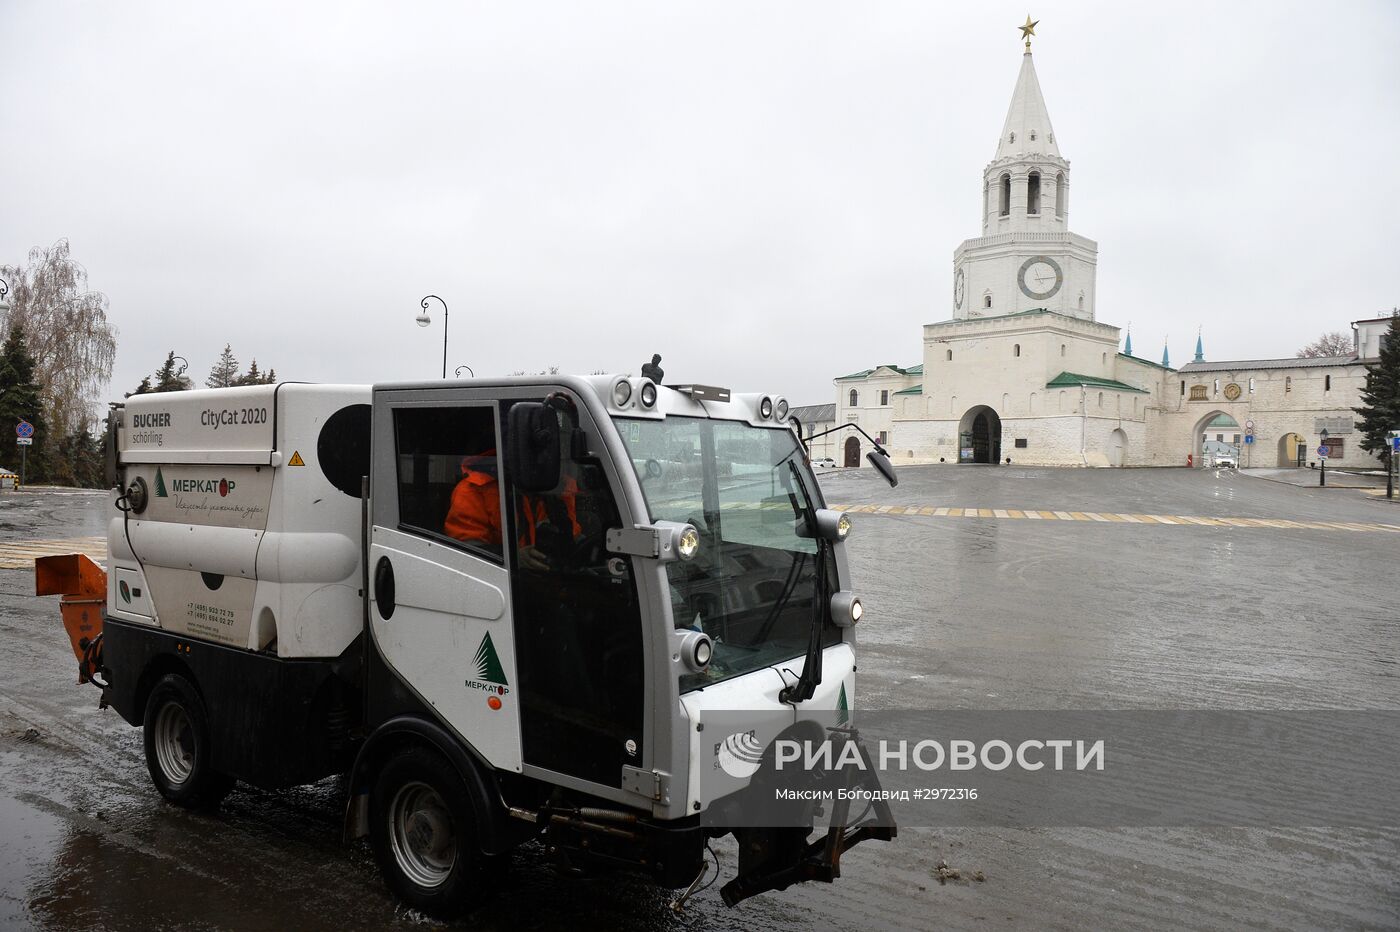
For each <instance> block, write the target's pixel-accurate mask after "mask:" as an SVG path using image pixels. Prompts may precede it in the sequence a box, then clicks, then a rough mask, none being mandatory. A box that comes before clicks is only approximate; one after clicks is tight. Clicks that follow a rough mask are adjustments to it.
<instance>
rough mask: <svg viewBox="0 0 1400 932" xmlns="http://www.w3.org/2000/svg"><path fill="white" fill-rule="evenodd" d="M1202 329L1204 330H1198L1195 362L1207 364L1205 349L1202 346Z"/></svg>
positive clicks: (1198, 328)
mask: <svg viewBox="0 0 1400 932" xmlns="http://www.w3.org/2000/svg"><path fill="white" fill-rule="evenodd" d="M1202 329H1203V328H1201V327H1197V328H1196V358H1195V359H1194V360H1193V361H1194V362H1205V361H1206V353H1205V349H1204V348H1203V347H1202V346H1201V330H1202Z"/></svg>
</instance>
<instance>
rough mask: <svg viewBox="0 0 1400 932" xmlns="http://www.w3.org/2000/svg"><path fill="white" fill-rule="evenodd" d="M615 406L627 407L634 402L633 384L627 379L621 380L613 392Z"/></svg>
mask: <svg viewBox="0 0 1400 932" xmlns="http://www.w3.org/2000/svg"><path fill="white" fill-rule="evenodd" d="M612 397H613V404H615V405H617V406H618V407H619V408H625V407H627V403H628V402H629V401H631V400H632V383H631V382H629V381H627V380H626V379H620V380H619V381H618V383H617V384H616V385H614V386H613V390H612Z"/></svg>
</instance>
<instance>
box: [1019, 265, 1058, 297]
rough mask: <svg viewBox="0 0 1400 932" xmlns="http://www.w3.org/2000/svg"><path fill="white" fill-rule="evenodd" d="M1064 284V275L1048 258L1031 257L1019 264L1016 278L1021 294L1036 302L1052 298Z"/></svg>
mask: <svg viewBox="0 0 1400 932" xmlns="http://www.w3.org/2000/svg"><path fill="white" fill-rule="evenodd" d="M1064 283H1065V273H1064V272H1062V271H1060V266H1059V264H1058V263H1057V262H1056V261H1055V260H1054V259H1051V258H1050V257H1049V256H1031V257H1030V258H1029V259H1027V260H1026V261H1025V262H1024V263H1022V264H1021V273H1020V274H1019V275H1018V276H1017V284H1019V285H1020V286H1021V293H1022V294H1023V295H1025V296H1026V297H1028V298H1034V299H1035V300H1037V301H1043V300H1044V299H1046V298H1053V297H1054V296H1055V294H1056V292H1058V291H1059V290H1060V286H1061V285H1063V284H1064Z"/></svg>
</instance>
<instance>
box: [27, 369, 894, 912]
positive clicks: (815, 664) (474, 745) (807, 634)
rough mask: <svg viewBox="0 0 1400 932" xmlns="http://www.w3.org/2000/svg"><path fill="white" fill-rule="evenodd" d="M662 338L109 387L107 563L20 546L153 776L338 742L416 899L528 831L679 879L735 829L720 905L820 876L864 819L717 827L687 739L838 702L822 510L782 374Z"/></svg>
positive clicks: (844, 670) (833, 594) (834, 543)
mask: <svg viewBox="0 0 1400 932" xmlns="http://www.w3.org/2000/svg"><path fill="white" fill-rule="evenodd" d="M657 361H659V358H658V360H654V361H653V364H652V365H651V366H648V367H646V371H648V372H649V373H650V375H651V376H652V377H651V378H648V377H641V378H637V377H625V376H592V377H588V378H579V377H540V378H510V379H499V380H490V379H473V380H462V381H442V382H431V383H413V384H382V385H374V386H350V385H311V384H299V383H283V384H280V385H275V386H273V385H265V386H255V387H246V388H230V389H217V390H208V391H188V392H175V393H168V394H148V395H141V396H135V397H131V398H129V399H127V400H126V401H125V402H124V403H120V404H116V405H114V406H113V412H112V417H111V420H110V424H109V430H108V445H109V467H110V480H111V483H112V487H113V489H114V492H113V497H112V513H111V519H110V523H109V528H108V550H109V557H108V566H107V572H106V574H105V579H104V577H103V574H102V571H101V570H100V569H99V568H98V567H96V566H95V565H93V564H91V563H90V562H88V561H87V559H86V558H85V557H81V556H79V555H71V556H60V557H53V558H46V559H44V560H41V561H40V562H39V563H38V564H37V566H36V575H37V582H38V591H39V592H40V593H41V594H54V593H63V594H65V599H64V604H63V612H64V617H65V622H66V624H67V627H68V630H69V634H70V636H71V637H72V640H73V649H74V651H75V653H76V654H77V655H78V659H79V668H80V679H81V680H83V681H92V682H95V683H96V684H97V685H98V686H100V687H101V689H102V702H103V704H104V705H110V706H111V707H112V708H113V709H115V710H116V711H117V713H118V714H120V715H121V716H122V718H124V719H125V720H126V721H127V722H129V723H130V724H132V725H137V726H141V727H142V728H143V729H144V733H145V750H146V758H147V764H148V766H149V769H150V773H151V778H152V780H153V781H154V783H155V785H156V788H157V789H158V790H159V791H160V793H161V794H162V795H163V796H164V797H165V798H166V799H168V800H170V801H171V802H174V803H177V804H179V805H183V806H213V805H217V804H218V803H219V802H220V801H221V800H222V799H223V798H224V796H225V795H226V794H227V793H228V792H229V791H230V789H231V788H232V786H233V785H234V782H235V781H238V780H242V781H246V782H247V783H250V784H253V785H255V786H259V787H263V788H267V789H275V788H280V787H288V786H294V785H298V784H304V783H309V782H312V781H316V780H319V779H321V778H324V777H326V776H328V775H332V774H346V775H347V777H348V787H349V791H350V799H349V804H348V807H347V812H346V817H345V829H346V836H347V838H355V837H360V836H364V835H368V836H369V839H370V841H371V844H372V846H373V849H374V852H375V856H376V859H377V861H378V864H379V866H380V868H381V870H382V871H383V874H384V877H385V879H386V880H387V882H388V884H389V886H390V888H391V889H392V890H393V892H394V893H395V894H396V895H397V896H398V897H399V898H401V899H402V901H403V902H405V903H407V904H408V905H410V906H412V907H414V908H417V909H420V910H422V911H424V912H427V913H429V914H432V915H435V916H450V915H454V914H460V913H461V912H463V911H465V910H468V909H470V908H472V907H473V906H474V905H475V904H476V903H478V902H479V901H480V900H481V899H482V898H483V897H486V896H487V895H489V894H490V893H491V891H492V889H493V887H495V886H498V880H497V876H496V873H495V872H496V871H498V870H499V868H500V866H501V865H502V864H503V863H504V861H505V859H504V858H503V857H502V855H504V854H506V853H507V852H509V851H510V850H511V849H512V848H513V847H514V846H516V845H518V844H520V843H522V842H524V841H527V840H529V839H532V838H543V839H544V840H545V841H546V850H547V851H549V852H551V853H552V854H554V855H556V856H557V857H558V858H559V859H560V861H561V862H562V863H564V864H565V865H576V866H585V865H588V866H614V867H620V868H624V869H632V870H637V871H641V872H644V873H645V874H647V875H649V876H650V877H652V878H653V879H654V881H655V882H656V883H657V884H659V885H662V886H665V887H675V888H681V887H688V889H687V891H686V892H687V894H688V893H689V892H690V891H691V890H693V889H695V887H696V886H697V885H698V883H699V881H700V880H701V878H702V877H703V876H704V875H705V873H706V870H707V867H706V865H707V863H708V859H707V857H706V847H707V844H708V841H709V840H710V839H711V838H714V837H718V836H721V835H724V834H727V833H729V832H731V831H732V832H733V833H734V834H735V835H736V837H737V838H738V840H739V842H740V844H739V851H740V855H739V864H738V869H737V872H736V875H735V876H734V877H733V878H732V879H730V880H729V881H728V883H726V884H725V885H724V886H723V887H722V891H721V892H722V894H723V897H724V899H725V902H727V903H728V904H729V905H731V906H732V905H734V904H735V903H737V902H738V901H740V900H742V899H744V898H745V897H747V896H751V895H754V894H757V893H762V892H764V891H766V890H772V889H782V888H784V887H787V886H789V885H790V884H792V883H795V882H799V881H802V880H825V881H831V880H833V879H835V878H836V877H838V876H839V874H840V857H841V853H842V851H843V850H844V849H845V848H847V847H849V846H850V845H851V844H854V843H855V842H857V841H860V840H862V839H866V838H878V839H884V840H889V839H891V838H893V837H894V834H895V832H894V828H893V826H892V824H889V825H883V826H879V827H871V826H869V825H865V826H861V825H854V824H853V825H842V824H832V825H830V826H829V827H827V828H825V829H815V828H814V826H813V825H812V824H810V823H808V824H806V825H797V826H793V825H784V826H778V827H763V826H748V825H716V824H713V822H714V819H706V818H705V816H706V814H707V813H710V814H713V813H717V812H722V811H725V810H724V809H723V808H713V807H716V806H721V807H722V806H723V805H724V804H725V803H726V800H727V799H730V798H731V794H733V793H734V792H735V787H736V785H739V784H742V782H743V781H742V780H741V781H736V780H734V779H733V778H732V777H726V778H725V779H723V780H717V781H711V782H710V783H709V784H707V781H706V780H705V779H702V773H701V761H702V760H703V761H710V760H712V757H711V751H712V748H711V747H710V746H709V745H707V742H711V743H713V742H717V741H720V740H722V739H723V738H724V737H725V734H717V733H716V731H717V729H712V730H711V732H709V733H706V732H705V731H704V727H705V723H706V720H707V718H711V719H713V718H715V717H716V716H720V717H722V719H723V721H724V722H725V726H724V727H725V730H726V734H732V733H734V729H733V728H732V727H731V723H732V722H733V721H734V720H735V716H736V713H737V714H738V715H739V716H740V719H741V720H742V721H743V722H744V723H745V726H746V727H745V728H744V729H741V731H742V732H743V733H744V734H751V735H757V736H762V737H763V738H764V740H767V739H768V738H771V737H773V736H776V735H779V734H782V733H783V732H784V731H785V730H788V729H790V728H793V727H797V726H798V725H799V724H805V726H806V727H807V728H809V729H810V727H811V726H812V722H813V720H814V718H815V717H817V716H819V715H820V714H821V713H828V717H829V713H831V712H833V711H835V710H838V709H840V710H841V713H842V715H841V717H842V721H843V722H844V721H845V720H846V712H847V710H849V709H850V708H852V707H853V706H854V704H855V698H856V696H857V689H856V687H857V684H856V676H855V670H856V651H855V637H854V633H855V630H856V628H855V625H856V622H857V621H858V620H859V619H860V615H861V605H860V601H859V599H858V598H857V597H856V595H855V591H854V587H853V584H852V581H851V578H850V570H849V568H848V565H847V560H846V554H845V538H846V535H847V533H848V532H849V529H850V524H849V521H848V519H846V518H845V516H844V515H840V514H837V513H835V512H833V511H829V510H827V509H825V508H824V507H823V501H822V498H821V492H820V490H819V488H818V486H817V483H816V481H815V479H814V477H813V475H812V473H811V470H810V466H809V463H808V461H807V457H806V453H805V450H804V448H803V446H802V442H801V438H800V425H796V424H795V422H794V420H793V419H792V418H790V417H789V412H788V405H787V402H786V401H785V400H783V399H782V398H780V397H777V396H773V395H763V394H731V393H730V391H729V390H727V389H723V388H716V387H713V386H704V385H677V386H663V385H662V384H660V381H661V378H662V375H661V372H660V369H659V367H657V366H656V365H655V363H656V362H657ZM871 458H872V460H873V461H874V462H875V465H876V466H878V467H879V468H880V471H881V472H882V473H884V474H885V475H886V476H887V478H889V479H890V480H891V481H893V472H892V470H891V469H890V467H889V464H888V461H887V460H885V459H884V458H883V456H881V455H880V454H879V453H873V454H871ZM104 602H105V605H104V604H103V603H104ZM846 731H847V732H849V731H850V730H849V729H846ZM770 753H771V752H770ZM707 791H710V792H707ZM721 791H722V793H723V794H724V795H723V796H719V797H717V798H708V797H709V796H710V795H713V794H717V793H720V792H721ZM731 801H732V800H731ZM814 834H815V837H814V838H813V837H812V836H813V835H814ZM683 899H684V896H682V898H681V900H683Z"/></svg>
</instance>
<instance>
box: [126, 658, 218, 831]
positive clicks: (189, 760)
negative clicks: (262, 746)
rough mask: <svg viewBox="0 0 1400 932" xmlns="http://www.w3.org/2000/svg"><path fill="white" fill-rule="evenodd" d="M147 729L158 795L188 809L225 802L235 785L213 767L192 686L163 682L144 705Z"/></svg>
mask: <svg viewBox="0 0 1400 932" xmlns="http://www.w3.org/2000/svg"><path fill="white" fill-rule="evenodd" d="M144 726H145V727H144V728H143V729H142V731H143V732H144V733H145V734H144V737H145V744H146V768H147V769H148V770H150V772H151V782H153V783H155V785H156V789H157V790H159V791H160V795H162V796H164V797H165V798H166V799H168V800H170V801H171V802H172V803H175V804H176V805H177V806H184V807H185V808H187V809H207V808H213V807H214V806H217V805H218V804H219V803H221V802H223V799H224V797H225V796H227V795H228V794H229V790H231V789H233V782H234V781H233V778H232V777H230V776H228V775H227V774H222V773H218V772H217V771H215V770H214V768H213V767H212V766H211V765H210V760H211V746H210V737H209V717H208V715H207V714H205V711H204V702H203V701H202V700H201V699H200V698H199V693H197V692H195V689H194V687H193V686H192V685H190V681H189V680H187V679H185V678H184V677H183V676H180V675H178V674H174V673H168V674H166V675H165V676H163V677H161V678H160V681H159V682H157V683H156V685H155V688H154V689H152V690H151V696H150V698H149V699H147V700H146V715H145V720H144Z"/></svg>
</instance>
